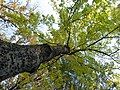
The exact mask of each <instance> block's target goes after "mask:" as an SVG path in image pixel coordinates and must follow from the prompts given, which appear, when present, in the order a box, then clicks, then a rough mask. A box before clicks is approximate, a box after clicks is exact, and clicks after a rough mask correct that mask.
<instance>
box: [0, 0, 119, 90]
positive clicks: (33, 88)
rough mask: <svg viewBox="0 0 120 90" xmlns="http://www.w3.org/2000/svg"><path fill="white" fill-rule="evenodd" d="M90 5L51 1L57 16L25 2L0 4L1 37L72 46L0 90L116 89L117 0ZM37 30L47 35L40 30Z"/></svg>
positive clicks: (94, 0)
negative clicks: (43, 12) (45, 28)
mask: <svg viewBox="0 0 120 90" xmlns="http://www.w3.org/2000/svg"><path fill="white" fill-rule="evenodd" d="M88 1H89V0H58V1H57V0H51V5H52V7H53V9H54V11H55V12H56V15H58V18H56V17H55V16H54V15H50V14H48V15H44V14H42V13H40V12H36V11H34V8H29V7H28V4H29V3H30V2H29V0H27V1H26V5H22V4H20V1H18V0H13V2H9V0H8V1H7V0H1V1H0V39H2V40H4V41H7V42H14V43H16V44H17V45H25V44H28V45H32V46H33V47H34V46H35V45H36V44H37V45H38V44H47V45H50V46H58V45H62V46H67V47H69V48H70V51H69V52H67V53H60V54H59V55H58V54H57V55H56V56H57V57H53V58H51V59H50V60H49V61H47V62H45V63H41V65H40V66H39V68H38V69H37V71H36V72H34V73H32V74H31V73H27V72H23V73H20V74H19V75H17V76H16V77H12V78H9V79H7V80H5V81H3V82H1V89H3V90H4V89H5V90H6V89H8V90H16V89H20V90H112V89H120V7H119V6H120V5H119V3H116V2H117V0H92V3H91V4H90V3H89V2H88ZM41 26H46V27H47V28H48V30H47V32H44V31H40V28H41ZM54 26H57V28H55V27H54ZM9 34H10V35H9ZM58 52H59V49H58ZM0 54H1V53H0ZM115 71H116V72H118V71H119V73H116V72H115Z"/></svg>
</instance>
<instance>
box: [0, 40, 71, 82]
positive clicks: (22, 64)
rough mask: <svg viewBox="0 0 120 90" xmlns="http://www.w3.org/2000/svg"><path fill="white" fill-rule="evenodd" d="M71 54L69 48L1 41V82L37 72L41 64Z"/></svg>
mask: <svg viewBox="0 0 120 90" xmlns="http://www.w3.org/2000/svg"><path fill="white" fill-rule="evenodd" d="M69 52H70V49H69V47H67V46H61V45H57V46H50V45H48V44H41V45H18V44H14V43H9V42H5V41H2V40H0V82H1V81H3V80H5V79H7V78H9V77H13V76H15V75H17V74H19V73H22V72H29V73H33V72H35V71H36V70H37V69H38V67H39V66H40V64H41V63H44V62H48V61H50V60H51V59H52V58H54V57H55V56H58V55H60V54H67V53H69Z"/></svg>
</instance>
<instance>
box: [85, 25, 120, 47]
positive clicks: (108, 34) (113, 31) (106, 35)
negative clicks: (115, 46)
mask: <svg viewBox="0 0 120 90" xmlns="http://www.w3.org/2000/svg"><path fill="white" fill-rule="evenodd" d="M119 27H120V26H117V27H116V28H114V29H113V30H112V31H110V32H108V33H107V34H106V35H105V36H103V37H102V38H100V39H98V40H97V41H95V42H93V43H91V44H90V45H88V46H87V47H90V46H92V45H94V44H96V43H98V42H99V41H101V40H102V39H104V38H106V37H107V36H108V35H109V34H111V33H112V32H114V31H115V30H117V29H118V28H119Z"/></svg>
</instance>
